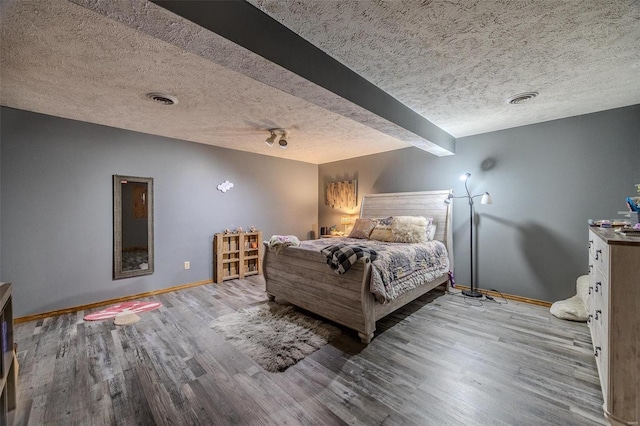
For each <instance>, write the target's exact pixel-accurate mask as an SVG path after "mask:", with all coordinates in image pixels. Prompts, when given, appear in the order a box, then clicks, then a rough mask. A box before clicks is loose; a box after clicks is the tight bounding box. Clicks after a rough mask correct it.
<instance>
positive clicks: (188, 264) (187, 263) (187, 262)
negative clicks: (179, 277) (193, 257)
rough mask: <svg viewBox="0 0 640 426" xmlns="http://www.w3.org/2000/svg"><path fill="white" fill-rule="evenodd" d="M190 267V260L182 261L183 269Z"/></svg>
mask: <svg viewBox="0 0 640 426" xmlns="http://www.w3.org/2000/svg"><path fill="white" fill-rule="evenodd" d="M190 268H191V262H189V261H188V260H187V261H186V262H184V269H190Z"/></svg>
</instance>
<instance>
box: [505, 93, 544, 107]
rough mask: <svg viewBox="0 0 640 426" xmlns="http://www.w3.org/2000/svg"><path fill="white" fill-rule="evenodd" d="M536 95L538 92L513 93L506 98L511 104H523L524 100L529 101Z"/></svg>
mask: <svg viewBox="0 0 640 426" xmlns="http://www.w3.org/2000/svg"><path fill="white" fill-rule="evenodd" d="M536 96H538V92H524V93H518V94H517V95H513V96H511V97H510V98H509V99H507V102H508V103H510V104H512V105H519V104H523V103H525V102H529V101H530V100H532V99H533V98H535V97H536Z"/></svg>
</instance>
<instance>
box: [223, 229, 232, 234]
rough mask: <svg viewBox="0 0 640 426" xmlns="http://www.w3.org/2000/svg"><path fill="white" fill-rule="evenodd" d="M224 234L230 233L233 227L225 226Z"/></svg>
mask: <svg viewBox="0 0 640 426" xmlns="http://www.w3.org/2000/svg"><path fill="white" fill-rule="evenodd" d="M222 232H223V233H224V234H230V233H231V229H229V228H225V229H224V231H222Z"/></svg>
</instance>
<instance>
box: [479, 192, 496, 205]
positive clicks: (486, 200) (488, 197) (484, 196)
mask: <svg viewBox="0 0 640 426" xmlns="http://www.w3.org/2000/svg"><path fill="white" fill-rule="evenodd" d="M480 204H493V200H492V199H491V195H490V194H489V193H488V192H485V193H484V194H482V198H481V199H480Z"/></svg>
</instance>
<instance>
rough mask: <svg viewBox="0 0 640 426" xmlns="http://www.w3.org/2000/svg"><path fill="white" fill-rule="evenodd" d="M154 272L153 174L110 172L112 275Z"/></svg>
mask: <svg viewBox="0 0 640 426" xmlns="http://www.w3.org/2000/svg"><path fill="white" fill-rule="evenodd" d="M148 274H153V178H145V177H135V176H121V175H113V279H115V280H117V279H121V278H129V277H137V276H139V275H148Z"/></svg>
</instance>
